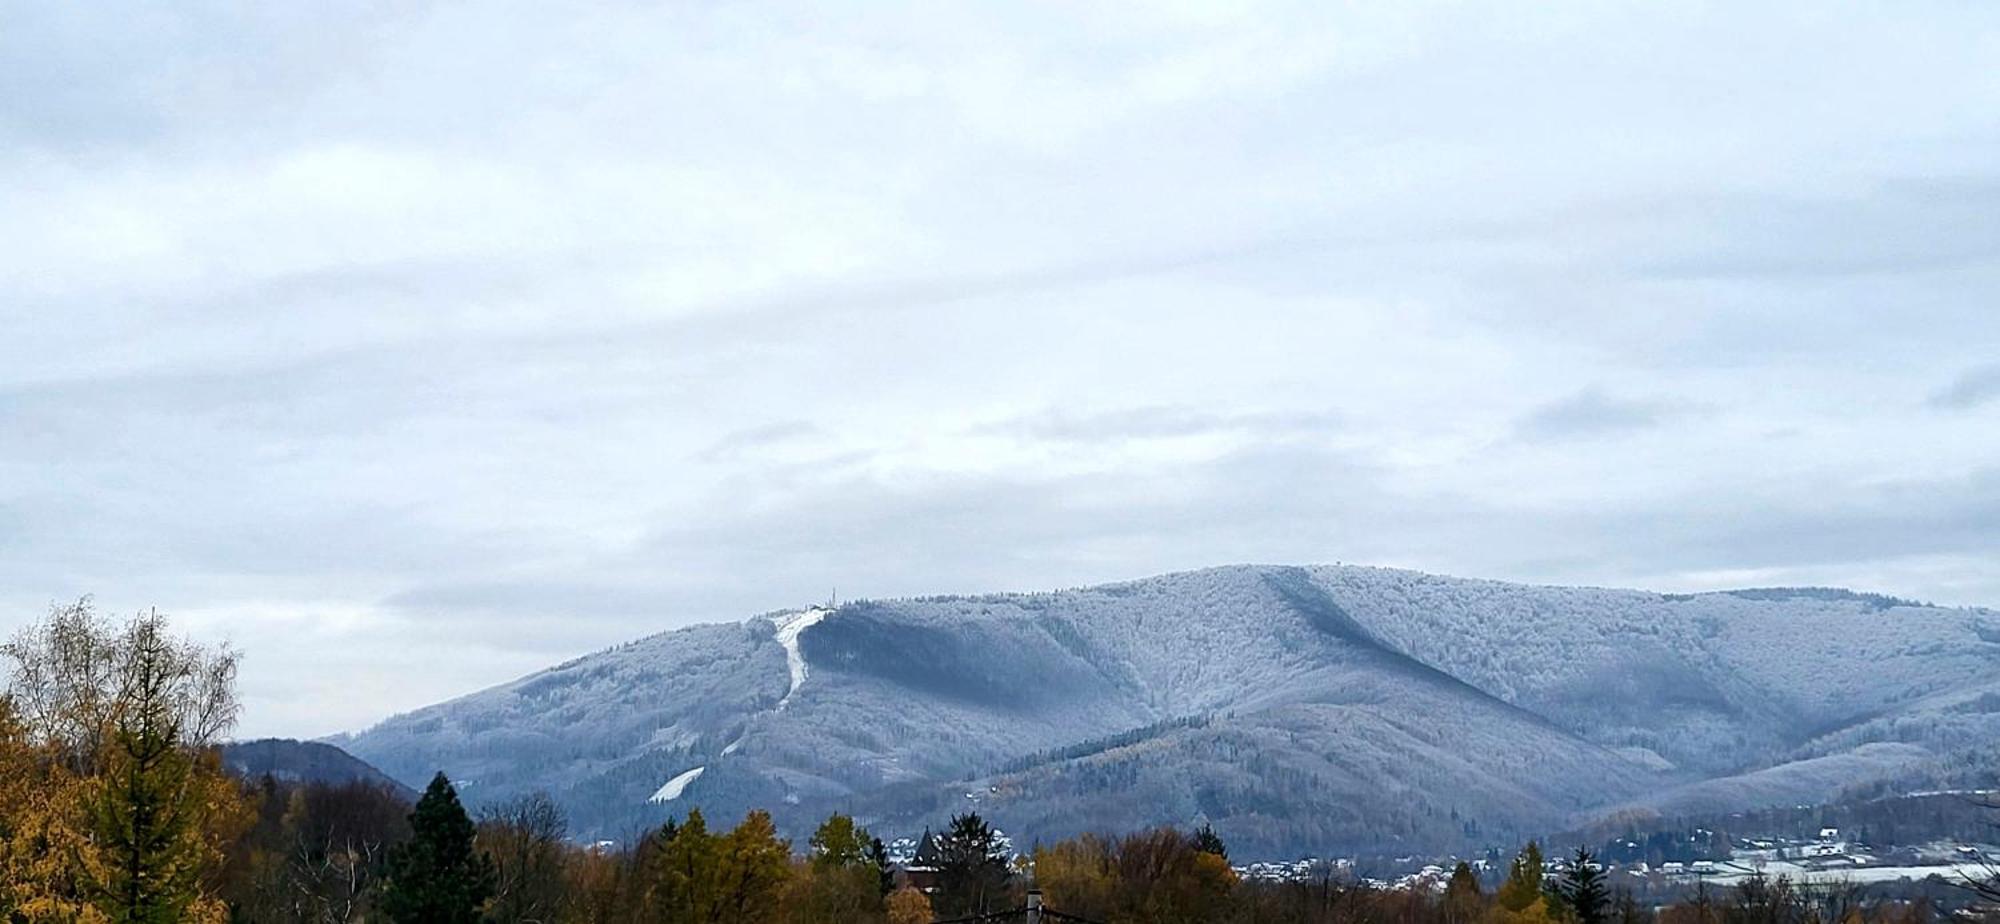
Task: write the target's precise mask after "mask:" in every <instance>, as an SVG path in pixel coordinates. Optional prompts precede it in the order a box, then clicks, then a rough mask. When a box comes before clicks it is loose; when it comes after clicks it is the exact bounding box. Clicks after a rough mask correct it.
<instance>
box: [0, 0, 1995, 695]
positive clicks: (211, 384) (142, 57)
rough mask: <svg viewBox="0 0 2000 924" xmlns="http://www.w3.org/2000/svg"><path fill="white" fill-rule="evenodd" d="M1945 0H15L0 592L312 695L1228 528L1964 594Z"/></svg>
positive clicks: (1965, 346) (1593, 564)
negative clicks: (739, 1)
mask: <svg viewBox="0 0 2000 924" xmlns="http://www.w3.org/2000/svg"><path fill="white" fill-rule="evenodd" d="M1996 42H2000V14H1997V13H1996V12H1995V11H1993V10H1990V9H1986V8H1983V7H1981V6H1979V5H1967V4H1935V5H1926V6H1925V7H1924V9H1923V10H1922V11H1920V12H1919V11H1913V10H1910V9H1908V8H1906V7H1899V8H1895V9H1889V8H1884V9H1881V10H1851V9H1850V10H1842V11H1837V12H1828V11H1826V10H1824V9H1822V8H1820V7H1818V6H1815V5H1810V4H1798V5H1795V6H1786V5H1776V6H1767V7H1762V8H1759V9H1755V10H1751V9H1738V8H1713V9H1707V10H1696V9H1688V8H1677V9H1660V10H1654V11H1644V10H1612V9H1605V8H1601V7H1592V6H1584V5H1579V6H1576V7H1571V8H1550V9H1542V10H1539V11H1536V12H1532V13H1530V12H1527V11H1521V10H1495V11H1482V10H1468V9H1463V8H1456V7H1435V8H1432V7H1425V6H1422V5H1394V6H1389V7H1384V8H1381V9H1376V10H1365V9H1364V10H1356V9H1350V8H1340V9H1334V8H1332V7H1330V6H1328V5H1325V4H1299V5H1294V6H1285V5H1250V6H1244V7H1240V8H1232V9H1228V10H1223V9H1220V8H1218V7H1216V6H1215V5H1213V4H1192V5H1189V6H1187V7H1186V8H1182V9H1172V8H1160V9H1148V10H1145V11H1138V10H1125V11H1121V12H1117V13H1111V12H1092V11H1090V10H1084V9H1078V8H1074V7H1070V6H1063V5H1053V6H1020V7H1014V6H1009V7H996V8H994V9H990V10H985V11H973V10H968V9H966V8H963V7H944V6H939V5H935V4H916V5H911V6H908V7H900V8H898V7H887V6H883V7H870V8H868V9H867V10H865V11H859V12H853V13H844V14H834V13H829V12H826V11H824V10H820V11H814V10H810V9H805V8H797V9H790V10H775V9H751V8H740V7H720V8H701V7H686V8H670V9H650V8H641V7H636V6H623V5H615V4H606V5H590V6H584V7H578V6H575V5H564V6H560V7H555V6H533V5H529V6H524V7H520V8H517V9H513V10H509V11H504V12H496V11H493V10H491V9H481V10H474V9H470V8H465V7H459V6H451V5H438V6H426V5H422V4H397V5H391V6H384V7H372V8H371V7H356V6H344V7H338V8H334V7H329V8H326V9H322V10H309V9H305V8H291V7H281V8H273V9H270V10H265V11H248V12H246V11H244V10H242V9H240V8H228V7H224V6H220V5H218V6H213V7H207V6H202V5H191V6H186V7H177V8H176V9H174V10H171V11H169V10H161V9H153V8H139V7H133V8H128V9H122V10H120V9H113V8H106V7H91V8H80V7H76V8H69V7H51V8H48V9H39V10H35V9H24V10H17V11H15V13H14V15H13V16H12V17H11V18H10V23H9V26H8V28H7V29H4V30H0V86H5V87H6V88H7V92H5V93H0V142H4V144H0V165H3V166H4V169H0V202H5V203H7V207H6V208H5V209H4V210H0V248H4V250H5V252H6V253H7V254H8V259H6V260H0V323H4V328H5V331H6V334H7V335H6V336H5V337H4V338H0V551H4V554H0V588H4V590H0V628H7V627H10V626H12V625H17V624H19V623H22V622H25V621H27V620H28V619H30V618H32V617H33V616H34V615H35V614H36V613H37V612H38V611H40V610H41V609H42V608H43V607H45V606H46V605H47V604H48V603H49V602H50V601H53V600H58V599H64V598H70V597H74V596H76V595H79V594H84V593H94V594H96V595H97V597H98V599H99V600H100V602H101V603H102V604H103V605H104V606H106V607H107V608H110V609H114V610H131V609H136V608H139V607H141V606H148V605H157V606H159V607H160V608H161V609H163V610H165V611H168V612H171V613H174V614H176V615H178V616H179V617H180V618H181V620H182V621H183V623H184V624H186V625H188V626H189V627H190V628H192V629H194V630H195V631H197V632H199V633H202V634H204V635H207V636H210V637H224V636H226V637H229V638H232V639H234V640H235V641H236V642H237V643H238V644H239V645H240V646H241V647H243V648H244V649H246V651H247V654H248V657H249V662H248V665H247V667H246V671H245V687H246V694H247V696H248V699H249V702H248V705H249V709H248V713H247V717H246V722H245V726H244V729H243V731H244V732H245V733H246V734H263V733H284V734H303V735H311V734H322V733H326V732H331V731H335V730H340V729H346V728H354V727H357V726H360V725H364V724H367V723H369V722H372V721H374V720H376V719H378V718H380V717H382V716H384V715H386V714H388V713H389V712H392V711H395V710H399V709H404V708H409V707H413V706H416V705H420V704H422V703H425V702H429V701H432V700H435V699H438V698H442V697H445V696H449V695H453V694H455V693H460V692H465V691H468V690H470V689H473V688H476V687H478V686H482V685H485V684H488V683H493V682H497V681H500V680H504V679H507V678H509V677H511V676H514V675H516V674H518V673H521V672H524V671H526V670H529V669H533V668H535V667H539V666H542V665H545V664H547V663H551V662H553V661H556V660H559V659H561V658H564V657H567V656H570V655H574V654H576V653H579V652H582V651H587V650H591V649H594V648H597V647H601V646H603V645H607V644H611V643H615V642H618V641H621V640H625V639H628V638H631V637H634V636H637V635H641V634H645V633H649V632H653V631H658V630H662V629H667V628H672V627H674V626H678V625H683V624H686V623H689V622H693V621H699V620H712V619H734V618H740V617H742V616H745V615H748V614H750V613H755V612H760V611H764V610H769V609H773V608H779V607H786V606H796V605H800V604H803V603H806V602H808V601H814V600H820V599H823V598H825V597H826V596H827V595H828V594H829V593H832V592H834V591H835V590H836V589H837V590H838V592H839V593H840V594H841V595H842V596H843V597H847V596H862V595H865V596H889V595H902V594H918V593H938V592H954V591H985V590H997V589H1036V588H1047V587H1055V586H1067V585H1075V584H1081V583H1087V582H1094V581H1101V580H1108V579H1115V578H1123V577H1132V576H1138V575H1142V574H1147V573H1153V572H1158V571H1163V570H1169V569H1175V568H1182V567H1195V566H1202V565H1209V564H1219V563H1225V562H1238V561H1278V562H1303V561H1336V560H1341V561H1359V562H1369V563H1379V564H1391V565H1403V566H1410V567H1417V568H1424V569H1429V570H1436V571H1444V572H1452V573H1459V574H1467V575H1475V576H1487V577H1500V578H1512V579H1519V580H1529V581H1546V582H1586V583H1594V584H1621V585H1639V586H1647V587H1654V588H1659V589H1666V590H1684V589H1698V588H1707V587H1717V586H1733V585H1744V584H1776V583H1784V584H1794V583H1816V584H1817V583H1825V584H1842V585H1851V586H1857V587H1861V588H1865V589H1873V590H1882V591H1888V592H1893V593H1897V594H1901V595H1905V596H1913V597H1920V598H1925V599H1930V600H1935V601H1939V602H1949V603H1965V604H2000V576H1996V575H1995V573H1994V571H1993V568H1992V562H1993V561H1995V560H2000V416H1996V415H2000V400H1996V398H2000V379H1996V377H1995V366H1994V365H1993V358H1994V357H1995V356H2000V315H1996V311H2000V308H1996V305H1997V304H2000V172H1996V170H1995V164H1994V162H1993V159H1992V156H1991V152H1993V151H1995V150H2000V82H1996V81H1995V79H1994V76H1993V69H1992V67H1991V61H1992V60H1993V59H1994V56H1995V53H1996V51H2000V45H1996Z"/></svg>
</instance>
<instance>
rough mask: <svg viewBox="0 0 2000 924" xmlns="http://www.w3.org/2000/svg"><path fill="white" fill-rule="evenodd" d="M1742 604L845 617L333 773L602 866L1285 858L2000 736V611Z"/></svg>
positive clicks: (1197, 603) (1278, 580) (1406, 605)
mask: <svg viewBox="0 0 2000 924" xmlns="http://www.w3.org/2000/svg"><path fill="white" fill-rule="evenodd" d="M1747 594H1748V595H1747V596H1745V595H1743V594H1740V593H1738V592H1731V591H1717V592H1710V593H1703V594H1694V595H1668V594H1657V593H1652V592H1647V591H1635V590H1623V589H1618V588H1578V587H1564V586H1560V585H1523V584H1509V583H1506V582H1499V581H1484V580H1477V579H1462V578H1448V577H1441V576H1435V575H1428V574H1424V573H1422V572H1414V571H1406V570H1400V569H1382V568H1368V567H1362V566H1351V565H1332V566H1327V565H1304V566H1291V565H1234V566H1219V567H1215V568H1208V569H1201V570H1197V571H1187V572H1175V573H1170V574H1164V575H1157V576H1154V577H1150V578H1141V579H1136V580H1132V581H1122V582H1116V583H1112V584H1105V585H1097V586H1093V587H1085V588H1075V589H1071V590H1065V591H1048V592H1039V593H1028V594H984V595H972V596H965V595H952V596H933V597H922V598H910V599H905V600H887V601H872V600H856V601H849V602H847V603H844V604H841V605H839V606H837V607H833V608H831V609H829V608H826V607H812V608H806V609H803V610H793V611H780V612H777V613H771V614H764V615H762V616H757V617H752V618H750V619H748V620H744V621H742V622H738V623H715V624H704V625H700V626H690V627H685V628H682V629H677V630H672V631H669V632H664V633H658V634H655V635H651V636H647V637H645V638H642V639H638V640H635V641H633V642H630V643H626V644H625V645H621V646H617V647H615V648H613V649H608V650H606V651H604V652H599V653H597V654H594V655H588V656H584V657H582V658H577V659H572V660H571V661H568V662H565V663H563V664H561V665H557V666H555V667H552V668H549V669H547V670H544V671H539V672H536V673H533V674H530V675H527V676H525V677H522V678H519V679H517V680H515V681H511V682H509V683H507V684H502V685H500V686H497V687H494V688H491V689H488V690H484V691H480V692H477V693H473V694H468V695H467V696H464V697H459V698H456V699H453V700H449V701H446V702H444V703H440V704H437V705H434V706H430V707H425V708H423V709H419V710H415V711H413V712H410V713H405V714H403V715H399V716H395V717H391V718H390V719H386V720H384V721H383V722H382V723H378V724H377V725H376V726H373V727H371V728H369V729H366V730H363V731H361V732H358V733H355V734H353V735H346V736H338V737H337V738H335V739H334V740H335V741H336V743H339V744H341V745H342V746H345V747H348V748H349V749H350V750H352V751H354V753H355V754H356V755H357V756H360V757H362V758H363V759H366V760H369V761H370V762H372V763H375V764H376V765H377V766H380V767H382V768H383V769H384V770H385V771H386V772H388V773H390V774H391V775H393V776H396V777H397V778H399V779H403V780H404V781H405V782H408V781H409V779H410V778H412V777H427V776H428V774H429V772H431V771H432V770H436V769H444V770H445V771H446V772H447V773H450V774H451V775H452V776H454V778H463V779H465V780H466V781H467V784H468V786H469V788H470V789H469V791H470V793H471V795H470V796H469V798H474V799H479V798H501V797H505V796H507V795H511V794H518V793H519V792H522V791H526V790H529V789H546V790H549V791H550V792H551V793H552V794H553V795H555V796H556V797H557V798H558V800H559V801H561V802H563V803H564V804H565V806H566V807H568V808H569V809H570V811H571V812H572V814H573V816H575V818H576V820H577V821H578V824H579V827H580V828H581V829H582V830H585V831H591V832H597V833H616V834H622V833H626V832H625V830H624V829H625V828H629V827H631V826H634V825H643V824H650V823H653V822H655V821H657V820H658V819H660V818H663V817H665V816H666V815H667V814H676V813H679V812H682V811H685V810H686V809H687V808H689V807H693V806H700V807H702V808H704V809H707V810H710V811H713V812H722V813H725V814H730V813H736V812H740V811H742V810H744V809H746V808H749V807H753V806H761V807H766V808H771V809H773V810H774V811H775V812H776V814H777V815H778V816H779V818H780V823H781V825H782V826H785V827H786V828H787V830H790V831H793V832H797V831H799V830H801V829H802V827H803V826H805V825H807V824H809V822H810V821H811V820H813V819H812V815H813V814H814V813H821V814H823V813H824V812H825V811H831V810H834V809H841V810H845V811H850V812H852V813H854V814H856V815H857V816H858V817H861V818H862V819H863V820H864V821H865V822H870V823H874V824H876V825H878V826H882V827H887V828H889V829H891V830H900V829H902V828H911V829H914V828H920V827H922V826H924V825H926V824H930V825H935V824H936V823H937V822H938V821H941V820H942V818H941V817H940V816H941V815H943V814H945V813H948V812H950V811H952V810H962V809H963V808H964V807H967V806H978V807H980V809H981V811H983V812H986V813H988V814H990V815H992V816H993V817H995V818H996V819H998V820H1000V821H1002V822H1003V824H1010V825H1012V826H1013V827H1012V828H1010V830H1014V829H1019V830H1020V831H1021V832H1022V833H1023V834H1027V835H1030V836H1035V835H1043V834H1046V835H1049V836H1059V835H1063V834H1068V833H1075V831H1076V830H1079V829H1080V826H1081V827H1083V828H1087V827H1090V826H1104V827H1112V826H1116V827H1132V826H1134V825H1138V824H1145V823H1153V822H1171V823H1189V822H1192V821H1194V820H1195V819H1200V820H1203V821H1207V822H1211V823H1214V824H1216V826H1217V827H1218V829H1219V830H1222V831H1223V832H1224V833H1225V835H1228V836H1231V837H1232V842H1233V843H1242V844H1243V845H1244V846H1245V849H1247V850H1251V851H1253V852H1261V853H1266V854H1269V855H1295V854H1297V853H1302V852H1323V851H1332V850H1354V849H1366V848H1370V847H1375V846H1383V845H1388V844H1404V845H1419V844H1421V845H1454V844H1467V843H1477V842H1479V841H1481V840H1482V839H1492V838H1495V837H1505V836H1512V835H1522V834H1532V833H1534V832H1535V831H1538V830H1546V829H1550V828H1553V827H1556V826H1560V825H1568V824H1574V823H1578V822H1579V821H1587V820H1588V818H1589V816H1590V814H1591V813H1593V812H1609V811H1614V810H1615V811H1630V810H1634V809H1635V808H1636V809H1638V810H1647V809H1648V808H1649V807H1650V808H1651V809H1653V810H1661V811H1671V810H1674V808H1675V806H1677V805H1683V804H1686V802H1687V799H1695V800H1696V801H1697V802H1699V803H1700V804H1701V805H1703V806H1708V805H1718V804H1720V805H1732V804H1738V803H1742V804H1743V805H1744V807H1754V805H1753V804H1752V803H1754V801H1755V800H1758V799H1767V798H1773V797H1778V796H1784V797H1790V796H1792V795H1798V794H1811V795H1824V794H1827V793H1828V792H1829V791H1832V792H1838V791H1839V789H1840V787H1843V786H1845V787H1853V786H1867V785H1884V784H1885V781H1890V780H1895V779H1901V778H1903V777H1909V778H1911V779H1919V778H1922V777H1924V775H1925V774H1932V773H1936V774H1942V773H1944V772H1945V771H1946V770H1949V769H1954V768H1955V766H1954V767H1947V766H1945V765H1944V764H1942V763H1939V762H1945V761H1962V760H1964V759H1967V758H1963V757H1961V756H1957V755H1960V754H1961V753H1963V752H1965V751H1967V750H1968V748H1969V747H1970V746H1971V745H1972V744H1973V743H1975V742H1976V741H1978V740H1980V739H1981V736H1991V735H1992V734H1993V733H1994V732H1995V731H2000V716H1996V714H1995V711H1982V710H1985V707H1983V706H1980V705H1979V704H1980V703H1982V702H1988V700H1986V699H1982V698H1981V697H1982V696H1985V697H1991V698H1992V699H1993V700H2000V696H1996V695H1995V694H1996V691H2000V670H1996V669H1995V667H1994V665H1995V663H1996V661H2000V658H1995V657H1993V655H1994V654H2000V643H1996V641H2000V618H1996V617H1995V615H1994V614H1993V613H1992V612H1991V611H1990V610H1984V609H1976V608H1956V609H1954V608H1943V607H1933V606H1926V605H1921V604H1915V603H1914V602H1912V601H1902V600H1897V599H1896V598H1891V597H1885V596H1883V595H1871V594H1856V593H1854V592H1851V591H1840V592H1837V593H1835V592H1830V591H1827V590H1825V589H1793V590H1786V589H1754V588H1753V589H1750V590H1749V591H1748V592H1747ZM1899 612H1900V613H1902V614H1904V615H1906V616H1908V617H1909V618H1898V617H1897V616H1896V614H1897V613H1899ZM814 614H817V615H814ZM788 620H791V622H790V623H788ZM801 622H803V624H801ZM788 624H789V625H792V626H794V627H795V628H794V630H793V631H792V634H791V635H790V638H789V640H787V639H784V638H780V637H779V636H780V628H781V627H783V626H786V625H788ZM1996 711H2000V710H1996ZM1195 717H1199V718H1200V721H1199V722H1195V721H1190V720H1191V719H1193V718H1195ZM1175 723H1185V724H1181V725H1176V724H1175ZM1155 726H1157V727H1159V732H1158V733H1157V734H1138V735H1137V737H1136V738H1135V739H1134V740H1132V741H1130V742H1128V743H1126V744H1123V745H1120V746H1115V747H1112V748H1109V749H1108V750H1104V751H1099V752H1089V753H1086V752H1085V750H1084V749H1079V746H1080V745H1083V744H1087V743H1089V742H1091V741H1103V740H1115V739H1117V738H1118V736H1132V735H1134V734H1135V732H1143V731H1144V730H1145V729H1148V728H1151V727H1155ZM1843 736H1845V737H1843ZM1985 740H1991V738H1990V737H1987V738H1986V739H1985ZM1877 744H1900V745H1907V746H1908V747H1907V748H1902V749H1890V750H1887V751H1885V750H1884V749H1882V748H1873V749H1868V750H1864V749H1867V748H1868V746H1870V745H1877ZM1037 754H1051V755H1062V754H1069V755H1070V756H1067V757H1061V758H1060V759H1056V760H1052V761H1049V762H1046V763H1043V764H1040V765H1036V764H1034V763H1033V761H1032V760H1030V758H1032V757H1033V756H1034V755H1037ZM1843 755H1845V756H1843ZM1821 758H1839V759H1836V760H1820V759H1821ZM1815 760H1819V762H1818V763H1811V764H1807V763H1804V762H1806V761H1815ZM1794 765H1796V766H1794ZM1006 768H1020V769H1013V770H1009V769H1006ZM1958 769H1962V768H1958ZM697 771H698V772H697ZM689 774H693V775H692V776H691V777H690V776H688V775H689ZM1753 775H1754V776H1753ZM684 777H685V778H686V779H683V780H682V785H681V786H680V787H677V788H675V789H674V792H673V795H672V797H671V798H666V799H661V800H659V801H648V800H649V798H650V797H652V796H655V795H661V794H663V793H664V790H666V789H667V788H668V787H667V786H665V785H664V784H667V783H669V782H670V781H674V780H677V779H682V778H684ZM1704 784H1705V785H1706V788H1703V785H1704ZM1690 787H1692V788H1690ZM1676 793H1679V794H1683V795H1675V794H1676ZM1685 793H1695V794H1696V796H1686V795H1685ZM1697 797H1698V798H1697ZM1649 800H1652V801H1649ZM1732 800H1734V801H1732ZM1655 802H1657V805H1656V804H1654V803H1655Z"/></svg>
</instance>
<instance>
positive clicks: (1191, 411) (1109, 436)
mask: <svg viewBox="0 0 2000 924" xmlns="http://www.w3.org/2000/svg"><path fill="white" fill-rule="evenodd" d="M1340 422H1341V418H1340V415H1339V414H1336V413H1332V412H1285V411H1269V412H1258V411H1237V412H1217V411H1209V410H1203V409H1201V408H1191V407H1169V406H1150V407H1135V408H1123V409H1119V410H1111V411H1100V412H1094V413H1081V414H1079V413H1072V412H1067V411H1062V410H1049V411H1045V412H1042V413H1039V414H1034V415H1029V416H1023V417H1020V418H1016V419H1013V420H1008V421H1003V422H1000V423H995V424H988V425H985V426H982V427H981V428H980V430H981V432H985V433H996V434H1008V435H1014V436H1023V437H1027V438H1030V439H1038V440H1052V441H1056V442H1109V441H1117V440H1145V439H1171V438H1174V437H1184V436H1199V435H1202V434H1208V433H1218V432H1243V433H1249V434H1253V435H1257V436H1261V437H1266V438H1277V437H1283V436H1287V435H1291V434H1299V433H1305V434H1310V433H1315V432H1324V431H1328V430H1332V429H1334V428H1336V427H1338V426H1339V425H1340Z"/></svg>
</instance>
